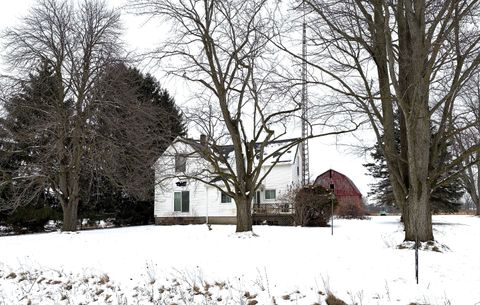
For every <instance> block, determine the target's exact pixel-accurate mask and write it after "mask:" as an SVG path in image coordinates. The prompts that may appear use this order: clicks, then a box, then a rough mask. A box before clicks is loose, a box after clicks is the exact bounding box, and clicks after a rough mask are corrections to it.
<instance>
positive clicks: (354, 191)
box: [314, 169, 362, 206]
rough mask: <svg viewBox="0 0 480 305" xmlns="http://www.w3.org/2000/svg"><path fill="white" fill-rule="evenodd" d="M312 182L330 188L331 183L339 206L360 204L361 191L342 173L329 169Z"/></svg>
mask: <svg viewBox="0 0 480 305" xmlns="http://www.w3.org/2000/svg"><path fill="white" fill-rule="evenodd" d="M314 184H315V185H321V186H323V187H324V188H326V189H330V188H331V185H332V184H333V187H334V193H335V197H336V198H337V200H338V204H339V206H351V205H355V206H362V193H361V192H360V191H359V189H358V188H357V186H356V185H355V183H353V181H352V180H350V178H348V177H347V176H345V175H344V174H342V173H339V172H337V171H335V170H333V169H329V170H327V171H326V172H324V173H323V174H321V175H319V176H318V177H317V179H315V182H314Z"/></svg>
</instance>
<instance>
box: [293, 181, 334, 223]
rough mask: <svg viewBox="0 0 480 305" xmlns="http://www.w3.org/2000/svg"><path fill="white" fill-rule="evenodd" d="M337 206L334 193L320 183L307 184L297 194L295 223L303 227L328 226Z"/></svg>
mask: <svg viewBox="0 0 480 305" xmlns="http://www.w3.org/2000/svg"><path fill="white" fill-rule="evenodd" d="M332 201H333V208H334V209H335V207H336V206H337V200H336V199H335V197H334V195H333V194H332V193H331V192H329V191H328V190H327V189H325V188H324V187H322V186H320V185H309V186H305V187H303V188H301V189H299V190H298V191H297V194H296V196H295V204H294V205H295V207H294V208H295V223H296V224H297V225H300V226H302V227H309V226H320V227H326V226H327V223H328V220H329V218H330V217H331V216H332Z"/></svg>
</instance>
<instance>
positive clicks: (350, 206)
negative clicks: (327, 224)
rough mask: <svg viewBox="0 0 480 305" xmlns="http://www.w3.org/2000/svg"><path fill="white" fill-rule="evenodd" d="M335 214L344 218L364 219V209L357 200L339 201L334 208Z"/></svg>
mask: <svg viewBox="0 0 480 305" xmlns="http://www.w3.org/2000/svg"><path fill="white" fill-rule="evenodd" d="M336 215H337V216H338V217H341V218H346V219H364V218H365V209H364V208H363V205H362V204H360V203H359V202H354V201H347V202H340V203H339V204H338V207H337V210H336Z"/></svg>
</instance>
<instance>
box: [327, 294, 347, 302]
mask: <svg viewBox="0 0 480 305" xmlns="http://www.w3.org/2000/svg"><path fill="white" fill-rule="evenodd" d="M325 302H327V305H347V303H345V302H344V301H342V300H341V299H339V298H337V297H336V296H334V295H333V294H332V293H330V292H329V293H328V296H327V299H326V300H325Z"/></svg>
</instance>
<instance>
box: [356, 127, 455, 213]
mask: <svg viewBox="0 0 480 305" xmlns="http://www.w3.org/2000/svg"><path fill="white" fill-rule="evenodd" d="M397 131H398V130H397ZM395 135H396V137H397V143H400V136H399V133H398V132H397V133H396V134H395ZM447 147H448V146H447ZM441 154H442V156H441V159H443V161H444V163H445V164H447V163H448V162H449V160H450V159H451V154H450V153H449V152H448V151H443V152H441ZM370 156H371V157H372V158H373V160H374V162H372V163H366V164H364V166H365V167H366V168H367V170H368V172H369V174H370V175H371V176H372V177H374V178H375V179H376V180H377V181H376V182H375V183H372V184H370V187H371V190H370V192H369V193H368V196H369V197H370V198H371V199H372V200H373V201H374V202H375V203H376V204H377V205H381V206H393V207H395V206H396V205H395V199H394V196H393V191H392V186H391V184H390V180H389V177H388V170H387V165H386V161H385V158H384V156H383V153H382V151H381V150H380V146H379V145H378V143H377V144H375V146H374V147H373V148H372V151H371V153H370ZM448 174H451V173H448ZM463 194H464V190H463V188H462V186H461V182H460V178H457V179H454V180H452V181H450V182H448V183H446V184H443V185H439V186H436V185H434V186H433V188H432V193H431V196H430V202H431V204H432V212H433V213H442V212H443V213H454V212H457V211H458V210H459V208H460V206H461V204H460V202H459V201H460V198H461V197H462V196H463Z"/></svg>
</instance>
